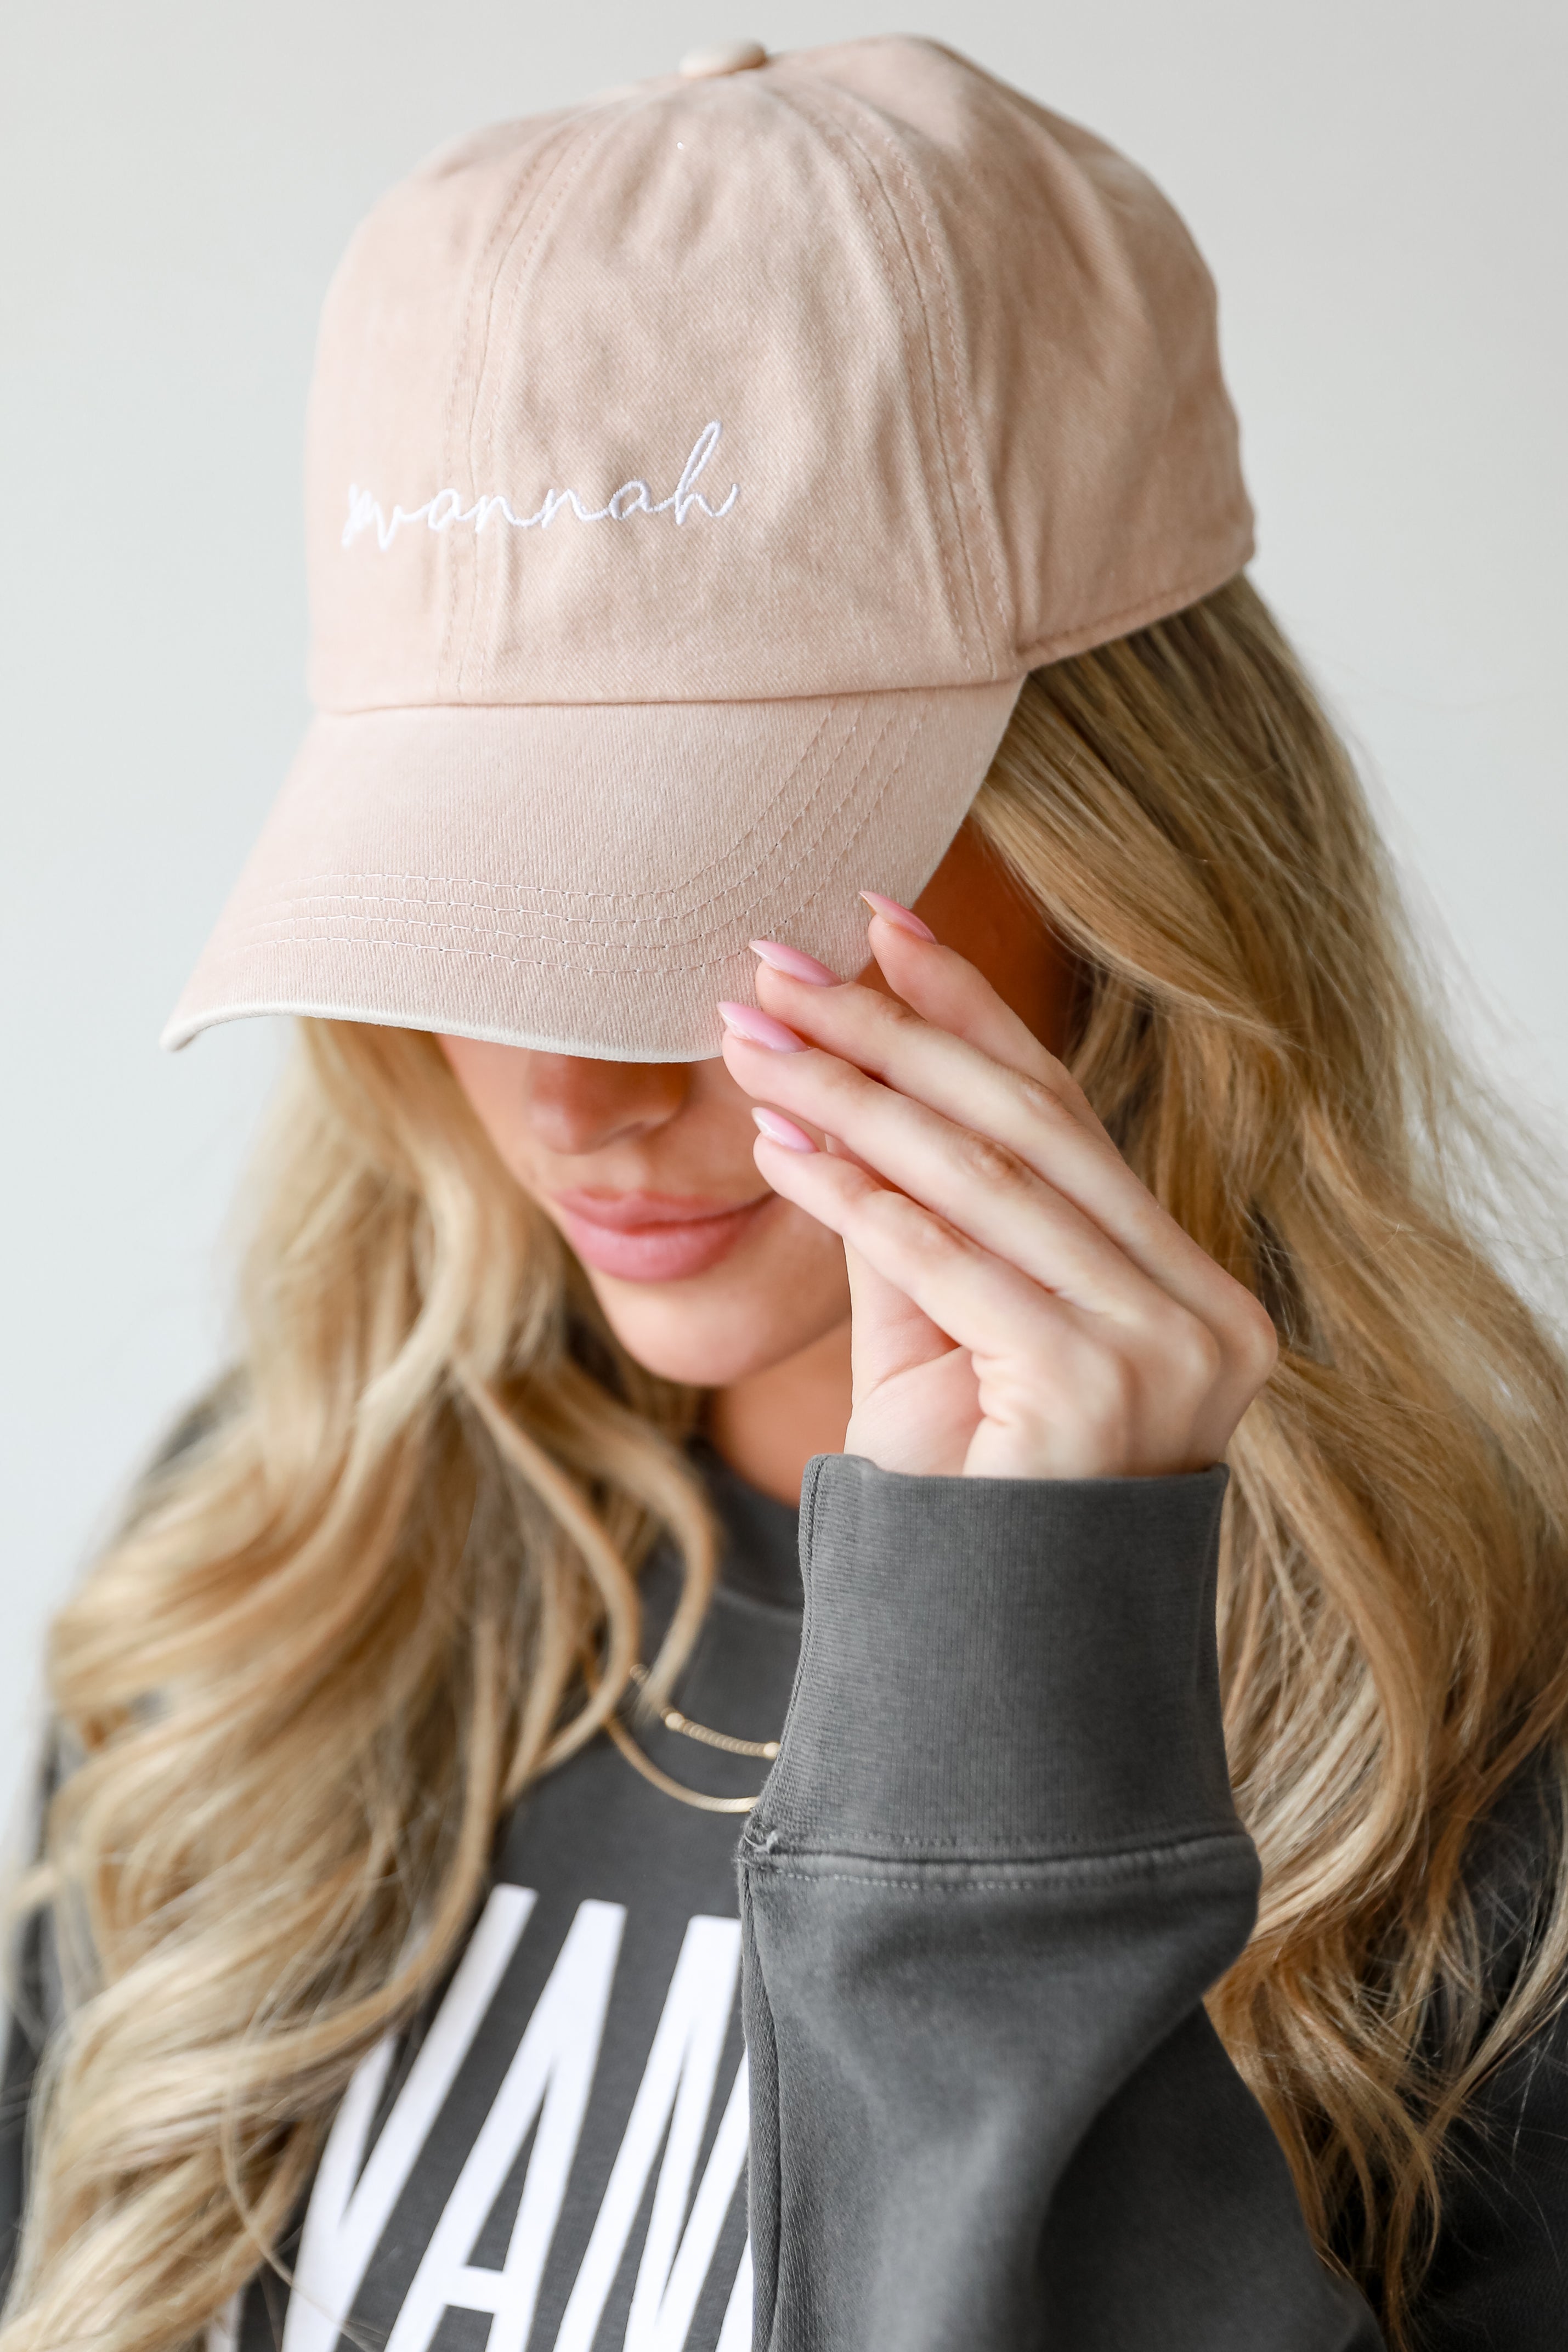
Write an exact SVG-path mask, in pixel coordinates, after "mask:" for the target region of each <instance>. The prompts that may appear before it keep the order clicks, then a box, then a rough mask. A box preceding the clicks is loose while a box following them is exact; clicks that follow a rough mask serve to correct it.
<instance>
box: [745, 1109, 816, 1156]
mask: <svg viewBox="0 0 1568 2352" xmlns="http://www.w3.org/2000/svg"><path fill="white" fill-rule="evenodd" d="M751 1116H752V1118H754V1119H755V1120H756V1121H757V1124H758V1128H759V1129H760V1130H761V1132H762V1133H763V1134H764V1135H765V1136H766V1137H767V1138H768V1142H769V1143H781V1144H782V1145H783V1147H784V1149H785V1150H786V1151H815V1150H816V1148H817V1147H816V1145H815V1144H814V1143H813V1142H812V1140H811V1139H810V1136H809V1135H808V1134H807V1132H806V1130H805V1129H804V1128H803V1127H797V1126H796V1124H795V1122H794V1120H793V1119H792V1118H785V1117H784V1114H783V1113H782V1111H777V1110H758V1109H757V1108H755V1107H753V1109H752V1113H751Z"/></svg>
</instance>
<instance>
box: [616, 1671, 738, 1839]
mask: <svg viewBox="0 0 1568 2352" xmlns="http://www.w3.org/2000/svg"><path fill="white" fill-rule="evenodd" d="M632 1681H633V1682H634V1683H635V1684H636V1685H637V1687H638V1689H639V1690H645V1689H646V1688H647V1685H648V1669H647V1667H646V1666H633V1667H632ZM658 1712H659V1720H660V1722H661V1723H662V1724H663V1725H664V1728H665V1730H666V1731H678V1732H679V1733H680V1735H681V1737H682V1738H683V1739H698V1740H700V1741H701V1742H702V1744H703V1746H704V1747H705V1748H721V1749H722V1750H723V1751H724V1753H725V1754H726V1755H727V1756H759V1757H762V1758H763V1759H765V1760H766V1761H767V1762H768V1763H769V1764H771V1763H772V1761H773V1759H774V1758H775V1757H776V1756H777V1755H778V1753H779V1742H778V1741H777V1740H776V1739H735V1738H731V1736H730V1734H729V1733H728V1732H727V1731H710V1730H709V1728H708V1727H707V1725H706V1723H694V1722H693V1721H692V1719H691V1717H690V1716H689V1715H683V1714H682V1713H681V1710H680V1708H679V1707H678V1706H662V1707H660V1709H659V1711H658ZM604 1728H605V1730H606V1731H607V1732H608V1733H609V1734H610V1737H611V1738H612V1741H613V1742H614V1744H615V1746H616V1747H617V1748H619V1749H620V1750H621V1753H622V1756H623V1757H624V1758H625V1759H626V1761H627V1763H628V1764H630V1765H631V1767H632V1770H633V1771H634V1772H640V1773H641V1774H642V1776H643V1780H647V1781H649V1782H651V1783H652V1785H653V1787H654V1788H655V1789H662V1790H664V1794H665V1796H666V1797H674V1798H675V1799H676V1801H678V1802H679V1803H681V1804H683V1805H695V1807H696V1808H697V1810H698V1811H699V1812H704V1813H748V1812H749V1811H751V1808H752V1807H753V1805H754V1804H755V1803H756V1802H757V1797H709V1796H705V1795H704V1793H703V1791H702V1790H700V1789H688V1788H687V1787H686V1786H685V1782H684V1781H680V1780H672V1779H671V1778H670V1775H669V1774H668V1773H667V1772H661V1771H660V1769H659V1768H658V1766H657V1765H656V1764H655V1763H654V1761H653V1758H652V1757H651V1756H645V1755H644V1754H643V1750H642V1749H641V1748H639V1747H638V1745H637V1743H636V1741H635V1740H634V1739H633V1738H632V1734H631V1733H630V1731H628V1730H627V1728H626V1726H625V1724H624V1722H623V1721H622V1718H621V1717H620V1716H619V1715H612V1716H609V1717H606V1719H605V1725H604ZM760 1794H761V1790H758V1796H760Z"/></svg>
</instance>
